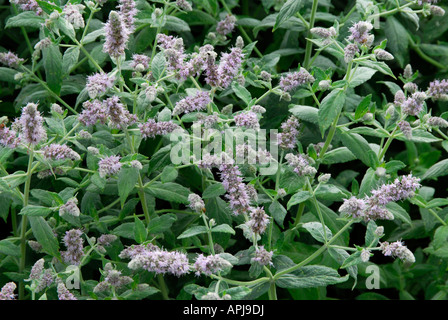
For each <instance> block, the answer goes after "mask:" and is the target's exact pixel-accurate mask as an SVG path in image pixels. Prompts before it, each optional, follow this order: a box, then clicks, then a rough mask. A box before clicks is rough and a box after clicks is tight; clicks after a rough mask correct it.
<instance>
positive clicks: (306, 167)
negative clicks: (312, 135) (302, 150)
mask: <svg viewBox="0 0 448 320" xmlns="http://www.w3.org/2000/svg"><path fill="white" fill-rule="evenodd" d="M285 159H286V161H288V165H289V166H291V167H292V168H293V171H294V172H295V173H297V174H298V175H299V176H314V175H315V174H316V173H317V170H316V168H314V167H312V166H311V165H310V163H309V160H308V159H307V158H306V157H305V156H304V155H302V154H298V155H294V154H292V153H288V154H286V156H285Z"/></svg>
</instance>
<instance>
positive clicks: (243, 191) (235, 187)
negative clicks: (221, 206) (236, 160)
mask: <svg viewBox="0 0 448 320" xmlns="http://www.w3.org/2000/svg"><path fill="white" fill-rule="evenodd" d="M219 171H220V176H221V181H222V185H223V186H224V189H225V190H226V193H227V194H226V198H227V199H228V200H229V206H230V208H231V209H232V210H233V213H234V214H235V215H239V214H244V213H248V212H249V211H250V208H251V207H250V196H249V191H248V189H247V185H246V184H245V183H244V182H243V178H242V174H241V171H240V170H239V168H238V166H237V165H234V164H233V163H226V162H223V163H221V165H220V166H219Z"/></svg>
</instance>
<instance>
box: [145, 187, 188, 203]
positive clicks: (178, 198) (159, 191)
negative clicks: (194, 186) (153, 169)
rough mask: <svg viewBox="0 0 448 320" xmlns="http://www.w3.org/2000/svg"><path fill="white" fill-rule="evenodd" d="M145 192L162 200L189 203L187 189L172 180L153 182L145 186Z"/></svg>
mask: <svg viewBox="0 0 448 320" xmlns="http://www.w3.org/2000/svg"><path fill="white" fill-rule="evenodd" d="M145 192H147V193H149V194H150V195H152V196H154V197H156V198H159V199H162V200H166V201H172V202H176V203H183V204H188V203H189V201H188V195H189V194H190V193H191V192H190V190H189V189H187V188H185V187H183V186H181V185H180V184H177V183H174V182H167V183H160V182H154V183H153V184H151V185H149V186H148V187H146V188H145Z"/></svg>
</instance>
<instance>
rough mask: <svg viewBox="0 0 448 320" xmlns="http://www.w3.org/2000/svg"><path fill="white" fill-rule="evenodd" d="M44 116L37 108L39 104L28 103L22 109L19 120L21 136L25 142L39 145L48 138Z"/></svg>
mask: <svg viewBox="0 0 448 320" xmlns="http://www.w3.org/2000/svg"><path fill="white" fill-rule="evenodd" d="M43 122H44V118H43V117H42V116H41V114H40V112H39V111H38V110H37V104H35V103H31V102H30V103H28V104H27V105H26V106H25V107H24V108H23V109H22V115H21V116H20V118H19V120H18V125H19V127H20V129H21V133H20V138H21V140H22V141H24V142H25V143H29V144H32V145H37V144H38V143H39V142H41V141H42V140H45V139H46V138H47V133H46V131H45V129H44V127H43Z"/></svg>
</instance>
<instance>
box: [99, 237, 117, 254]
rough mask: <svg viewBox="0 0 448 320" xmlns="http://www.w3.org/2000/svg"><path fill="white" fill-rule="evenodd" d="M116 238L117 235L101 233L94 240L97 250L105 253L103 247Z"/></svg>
mask: <svg viewBox="0 0 448 320" xmlns="http://www.w3.org/2000/svg"><path fill="white" fill-rule="evenodd" d="M117 239H118V237H117V236H116V235H114V234H102V235H101V236H100V237H99V238H98V239H97V241H96V244H97V249H98V251H99V252H102V253H105V252H106V249H105V248H104V247H108V246H110V245H111V244H112V242H114V241H115V240H117Z"/></svg>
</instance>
